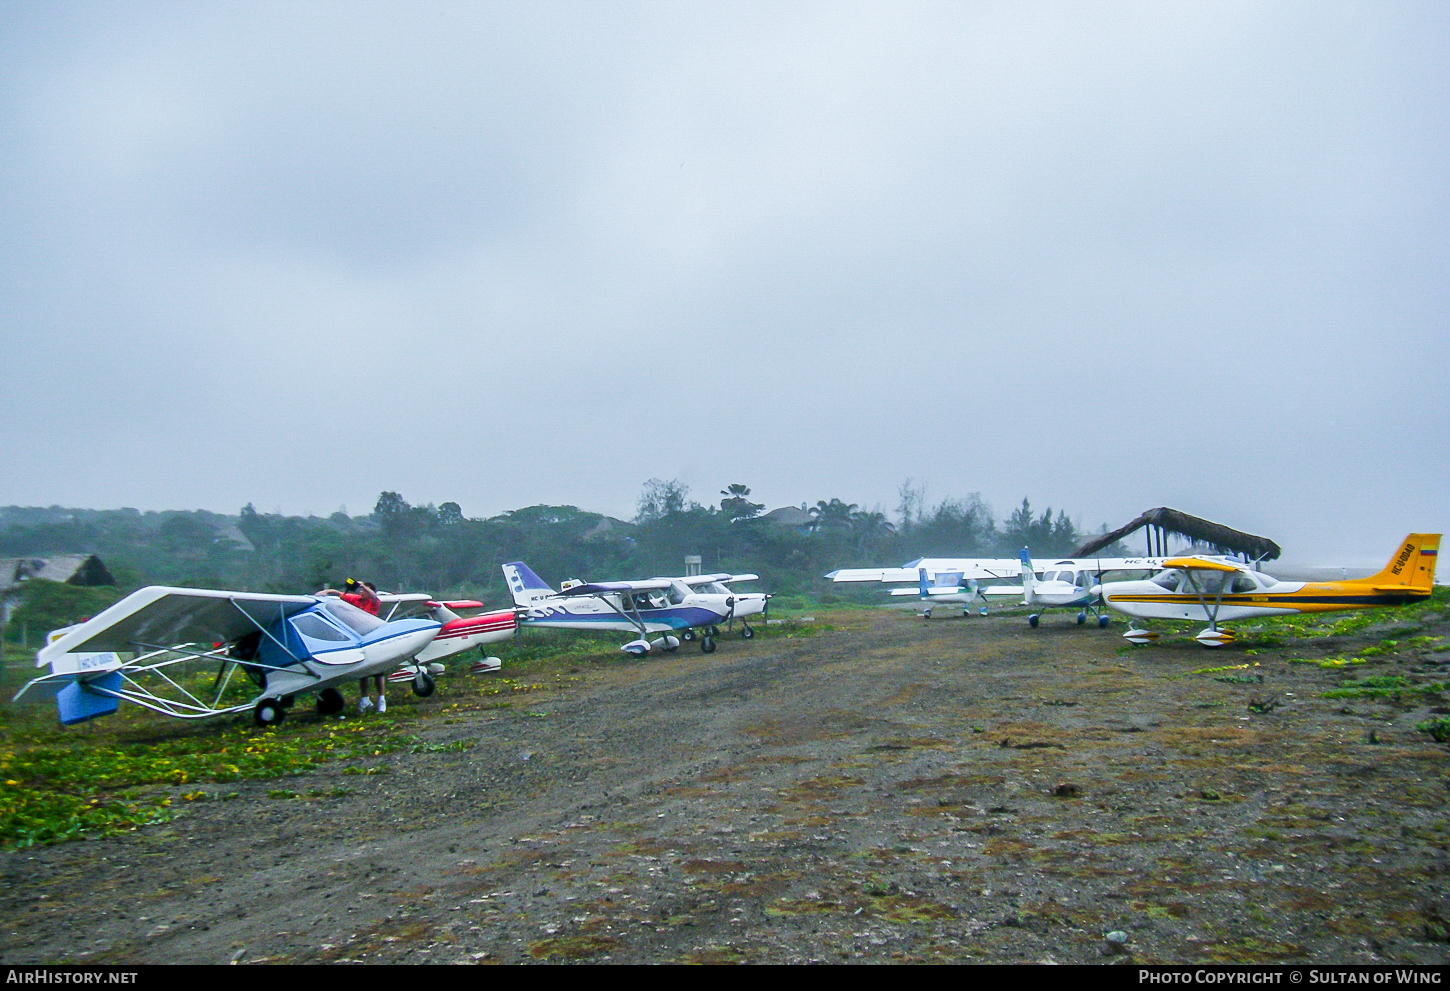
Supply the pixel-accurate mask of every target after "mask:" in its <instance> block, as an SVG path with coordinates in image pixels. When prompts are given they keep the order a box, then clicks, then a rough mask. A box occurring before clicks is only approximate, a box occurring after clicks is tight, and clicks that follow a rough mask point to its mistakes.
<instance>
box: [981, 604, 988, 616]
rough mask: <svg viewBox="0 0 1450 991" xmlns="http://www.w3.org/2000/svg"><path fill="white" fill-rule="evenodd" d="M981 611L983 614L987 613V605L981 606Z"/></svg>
mask: <svg viewBox="0 0 1450 991" xmlns="http://www.w3.org/2000/svg"><path fill="white" fill-rule="evenodd" d="M980 612H981V613H982V615H983V616H985V615H987V607H986V606H983V607H982V608H981V610H980Z"/></svg>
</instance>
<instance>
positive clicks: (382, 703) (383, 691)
mask: <svg viewBox="0 0 1450 991" xmlns="http://www.w3.org/2000/svg"><path fill="white" fill-rule="evenodd" d="M373 680H374V681H376V682H377V684H378V712H387V711H388V696H387V687H388V680H387V678H385V677H383V676H382V675H380V674H379V675H374V676H373Z"/></svg>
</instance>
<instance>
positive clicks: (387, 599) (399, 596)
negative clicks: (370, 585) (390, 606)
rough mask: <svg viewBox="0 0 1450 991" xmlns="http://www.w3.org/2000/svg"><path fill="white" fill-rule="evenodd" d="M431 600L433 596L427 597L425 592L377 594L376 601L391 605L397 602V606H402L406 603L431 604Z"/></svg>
mask: <svg viewBox="0 0 1450 991" xmlns="http://www.w3.org/2000/svg"><path fill="white" fill-rule="evenodd" d="M432 600H433V596H431V595H429V594H428V593H427V592H379V593H378V601H379V602H383V603H393V602H397V603H399V604H402V603H407V602H431V601H432Z"/></svg>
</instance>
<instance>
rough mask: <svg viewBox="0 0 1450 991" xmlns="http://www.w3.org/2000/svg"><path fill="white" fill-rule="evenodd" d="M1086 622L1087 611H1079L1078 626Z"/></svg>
mask: <svg viewBox="0 0 1450 991" xmlns="http://www.w3.org/2000/svg"><path fill="white" fill-rule="evenodd" d="M1086 622H1087V613H1085V612H1080V613H1078V614H1077V625H1078V626H1081V625H1082V624H1084V623H1086Z"/></svg>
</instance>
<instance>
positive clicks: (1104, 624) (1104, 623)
mask: <svg viewBox="0 0 1450 991" xmlns="http://www.w3.org/2000/svg"><path fill="white" fill-rule="evenodd" d="M1107 628H1108V617H1106V616H1099V617H1098V629H1100V630H1106V629H1107Z"/></svg>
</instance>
